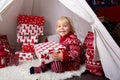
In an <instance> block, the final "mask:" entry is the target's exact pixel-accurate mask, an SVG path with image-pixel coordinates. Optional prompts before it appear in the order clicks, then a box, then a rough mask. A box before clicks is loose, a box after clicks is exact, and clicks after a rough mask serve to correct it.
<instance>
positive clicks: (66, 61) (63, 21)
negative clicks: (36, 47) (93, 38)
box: [30, 16, 82, 74]
mask: <svg viewBox="0 0 120 80" xmlns="http://www.w3.org/2000/svg"><path fill="white" fill-rule="evenodd" d="M56 32H57V33H58V34H59V35H60V41H59V42H60V43H61V44H62V45H64V46H65V47H66V50H65V51H59V53H56V52H55V53H54V55H53V59H54V61H53V62H51V63H48V64H44V65H40V66H39V67H31V68H30V73H31V74H34V73H41V72H45V71H47V70H48V69H51V70H52V71H53V72H56V73H61V72H64V71H72V70H78V69H79V67H80V62H81V61H80V54H81V46H82V44H81V41H80V40H79V39H78V38H77V36H76V35H75V30H74V27H73V24H72V21H71V20H70V18H68V17H65V16H62V17H60V18H59V19H58V21H57V24H56Z"/></svg>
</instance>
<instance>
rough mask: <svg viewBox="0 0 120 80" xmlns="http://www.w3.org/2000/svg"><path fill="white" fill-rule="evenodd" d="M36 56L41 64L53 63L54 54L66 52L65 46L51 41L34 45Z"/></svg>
mask: <svg viewBox="0 0 120 80" xmlns="http://www.w3.org/2000/svg"><path fill="white" fill-rule="evenodd" d="M34 49H35V54H36V56H37V57H38V59H39V60H40V62H41V64H46V63H50V62H52V61H53V59H52V56H53V52H58V51H59V50H65V46H63V45H61V44H60V43H58V42H55V41H49V42H44V43H39V44H35V45H34Z"/></svg>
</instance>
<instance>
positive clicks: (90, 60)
mask: <svg viewBox="0 0 120 80" xmlns="http://www.w3.org/2000/svg"><path fill="white" fill-rule="evenodd" d="M83 49H84V51H85V55H86V69H87V70H88V71H89V72H90V73H92V74H95V75H98V76H102V75H103V69H102V65H101V62H100V60H99V59H98V60H94V56H95V54H94V53H96V51H95V50H94V33H93V32H88V34H87V36H86V38H85V40H84V42H83ZM94 51H95V52H94Z"/></svg>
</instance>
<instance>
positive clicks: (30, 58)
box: [15, 51, 33, 61]
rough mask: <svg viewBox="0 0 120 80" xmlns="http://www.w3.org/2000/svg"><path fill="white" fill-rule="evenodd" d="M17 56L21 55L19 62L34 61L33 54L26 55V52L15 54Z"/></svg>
mask: <svg viewBox="0 0 120 80" xmlns="http://www.w3.org/2000/svg"><path fill="white" fill-rule="evenodd" d="M15 54H19V60H20V61H28V60H33V54H32V53H24V52H21V51H19V52H15Z"/></svg>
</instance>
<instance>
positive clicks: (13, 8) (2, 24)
mask: <svg viewBox="0 0 120 80" xmlns="http://www.w3.org/2000/svg"><path fill="white" fill-rule="evenodd" d="M21 6H22V0H14V2H13V3H12V4H11V5H10V7H8V8H7V9H6V10H5V11H4V13H2V14H1V16H2V21H0V34H5V35H7V37H8V40H9V42H10V44H11V45H14V44H16V26H17V16H18V14H19V12H20V9H21Z"/></svg>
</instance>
